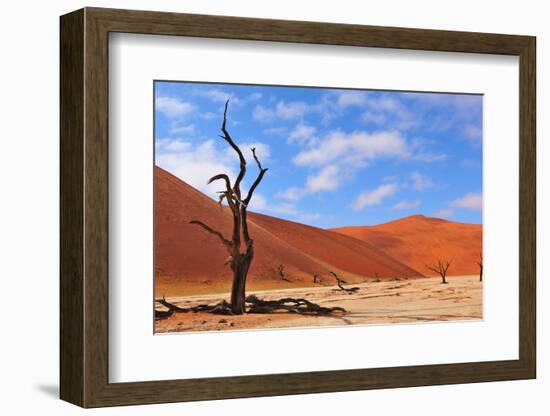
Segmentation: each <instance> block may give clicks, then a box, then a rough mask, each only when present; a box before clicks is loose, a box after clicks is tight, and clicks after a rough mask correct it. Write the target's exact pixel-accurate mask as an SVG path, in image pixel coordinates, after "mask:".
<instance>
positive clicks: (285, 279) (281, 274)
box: [277, 264, 290, 282]
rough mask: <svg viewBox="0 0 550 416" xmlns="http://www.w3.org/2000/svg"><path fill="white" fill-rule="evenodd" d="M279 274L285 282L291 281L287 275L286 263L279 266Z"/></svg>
mask: <svg viewBox="0 0 550 416" xmlns="http://www.w3.org/2000/svg"><path fill="white" fill-rule="evenodd" d="M277 274H278V275H279V277H280V278H281V279H283V280H284V281H285V282H290V280H288V279H287V278H286V276H285V266H284V264H279V265H278V266H277Z"/></svg>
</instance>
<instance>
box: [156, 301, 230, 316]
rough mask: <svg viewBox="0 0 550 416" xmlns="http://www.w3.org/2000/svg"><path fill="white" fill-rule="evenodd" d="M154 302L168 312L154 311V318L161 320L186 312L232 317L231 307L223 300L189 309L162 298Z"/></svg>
mask: <svg viewBox="0 0 550 416" xmlns="http://www.w3.org/2000/svg"><path fill="white" fill-rule="evenodd" d="M155 301H156V302H158V303H160V304H161V305H162V306H164V307H165V308H167V309H168V311H159V310H157V309H155V318H158V319H162V318H168V317H169V316H171V315H172V314H174V313H188V312H209V313H213V314H216V315H233V312H232V311H231V305H230V304H229V303H227V302H226V301H225V300H222V301H221V302H219V303H216V304H214V305H206V304H201V305H197V306H193V307H190V308H181V307H179V306H176V305H174V304H173V303H170V302H168V301H167V300H166V299H164V297H163V298H162V299H156V300H155Z"/></svg>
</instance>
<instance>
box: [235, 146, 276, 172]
mask: <svg viewBox="0 0 550 416" xmlns="http://www.w3.org/2000/svg"><path fill="white" fill-rule="evenodd" d="M239 147H240V148H241V149H242V150H241V151H242V152H243V154H244V157H245V159H246V162H247V163H249V164H254V166H256V161H255V160H254V155H253V154H252V148H255V149H256V156H257V157H258V159H259V160H260V163H262V165H263V163H264V162H267V161H268V160H270V159H271V147H270V146H269V145H268V144H267V143H262V142H251V143H242V144H239ZM231 152H232V153H233V154H235V151H234V150H233V149H231ZM263 167H265V166H263Z"/></svg>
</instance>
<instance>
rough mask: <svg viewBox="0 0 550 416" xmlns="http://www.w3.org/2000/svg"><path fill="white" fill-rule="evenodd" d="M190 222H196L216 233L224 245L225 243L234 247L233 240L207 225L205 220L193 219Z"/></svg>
mask: <svg viewBox="0 0 550 416" xmlns="http://www.w3.org/2000/svg"><path fill="white" fill-rule="evenodd" d="M189 224H195V225H198V226H199V227H202V228H203V229H205V230H206V231H208V232H209V233H210V234H214V235H215V236H216V237H218V238H219V239H220V241H221V242H222V243H223V245H225V246H226V247H227V248H228V249H231V248H233V242H232V241H230V240H228V239H226V238H225V237H224V236H223V234H222V233H220V232H219V231H217V230H215V229H213V228H212V227H210V226H208V225H206V224H205V223H204V222H202V221H198V220H192V221H189Z"/></svg>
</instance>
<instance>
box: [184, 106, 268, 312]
mask: <svg viewBox="0 0 550 416" xmlns="http://www.w3.org/2000/svg"><path fill="white" fill-rule="evenodd" d="M228 105H229V100H228V101H227V102H226V103H225V109H224V112H223V122H222V127H221V131H222V133H223V134H222V135H220V137H221V138H222V139H223V140H225V141H226V142H227V144H229V146H230V147H231V148H232V149H233V150H234V151H235V153H236V154H237V156H238V158H239V162H240V170H239V174H238V175H237V178H236V179H235V182H234V183H233V185H232V184H231V180H230V179H229V176H228V175H227V174H226V173H220V174H218V175H215V176H213V177H211V178H210V179H209V181H208V183H212V182H214V181H222V182H223V183H224V185H225V189H224V190H223V191H221V192H220V197H219V203H220V205H221V204H222V203H223V201H224V200H225V201H226V202H227V205H228V207H229V209H230V210H231V214H232V216H233V233H232V236H231V239H228V238H226V237H224V235H223V234H222V233H221V232H219V231H217V230H215V229H214V228H212V227H211V226H209V225H207V224H205V223H204V222H202V221H199V220H192V221H190V223H191V224H195V225H198V226H199V227H201V228H202V229H204V230H205V231H207V232H209V233H210V234H212V235H214V236H215V237H216V238H218V240H220V242H221V243H222V244H223V245H224V246H225V248H226V249H227V251H228V253H229V257H228V259H227V261H226V264H228V265H229V267H230V268H231V270H232V272H233V283H232V286H231V311H232V312H233V313H234V314H242V313H244V312H245V298H246V294H245V292H246V277H247V275H248V270H249V269H250V264H251V263H252V259H253V258H254V244H253V243H254V242H253V240H252V239H251V238H250V234H249V232H248V223H247V220H246V210H247V208H248V205H249V204H250V200H251V199H252V195H253V194H254V191H255V190H256V188H257V187H258V185H259V184H260V182H261V181H262V179H263V177H264V175H265V173H266V172H267V168H263V167H262V165H261V163H260V161H259V159H258V157H257V155H256V149H255V148H252V149H251V150H252V156H253V157H254V160H255V161H256V165H257V166H258V170H259V173H258V176H257V177H256V179H255V180H254V182H253V183H252V186H251V187H250V189H249V190H248V193H247V195H246V196H245V197H243V195H242V194H241V182H242V180H243V178H244V176H245V174H246V159H245V158H244V156H243V153H242V151H241V149H240V148H239V146H237V145H236V144H235V142H234V141H233V139H232V138H231V135H230V134H229V132H228V131H227V128H226V125H227V106H228ZM241 236H242V238H241ZM243 244H244V247H241V246H242V245H243ZM241 248H242V250H241Z"/></svg>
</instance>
